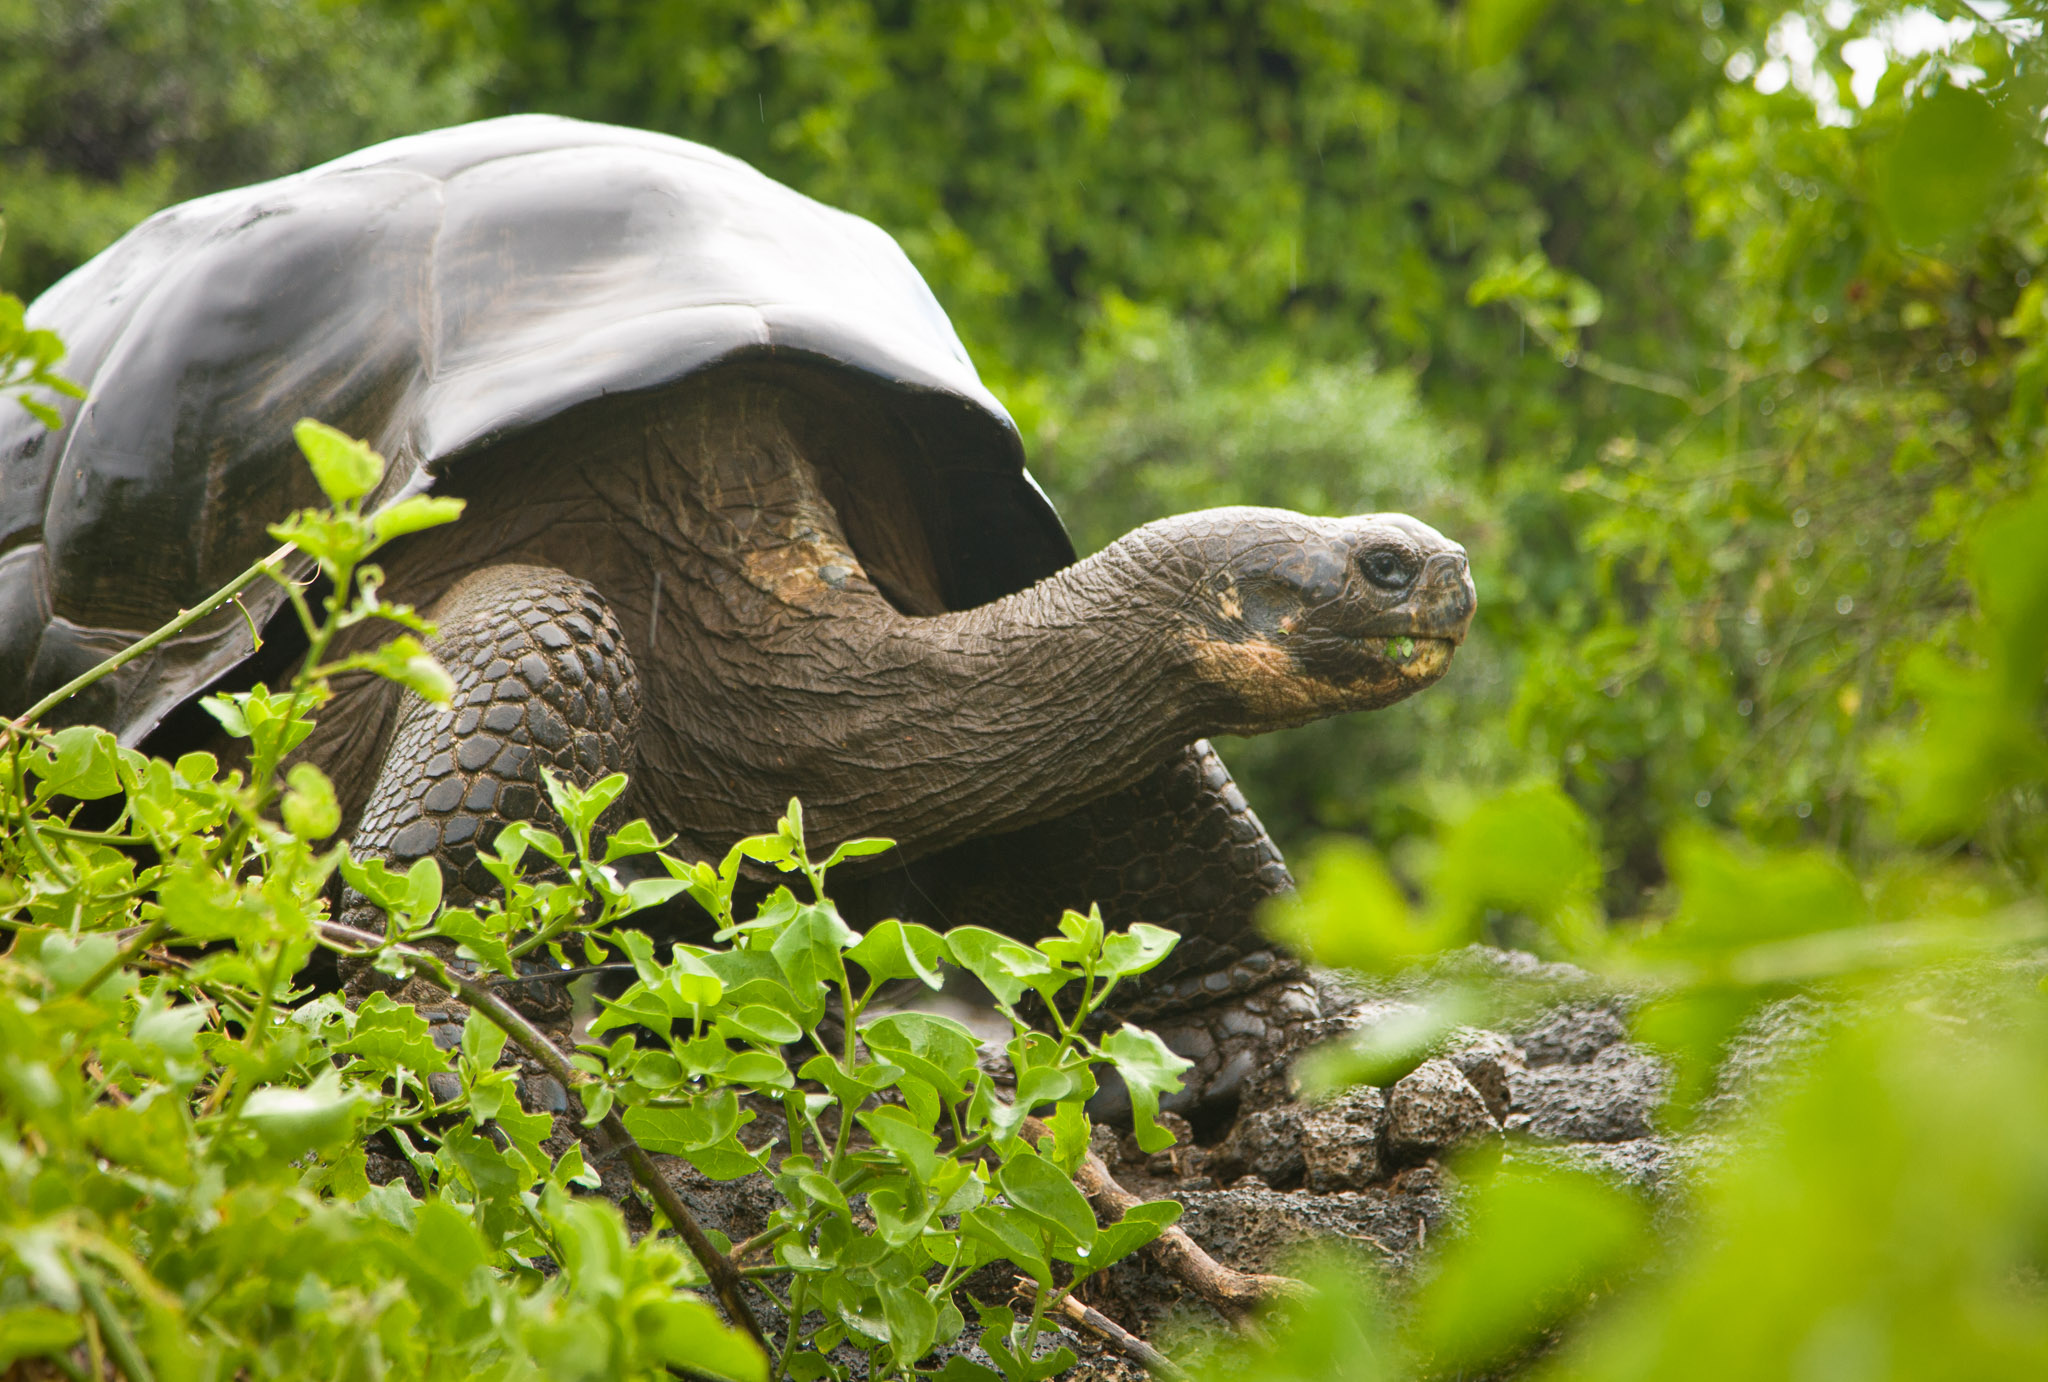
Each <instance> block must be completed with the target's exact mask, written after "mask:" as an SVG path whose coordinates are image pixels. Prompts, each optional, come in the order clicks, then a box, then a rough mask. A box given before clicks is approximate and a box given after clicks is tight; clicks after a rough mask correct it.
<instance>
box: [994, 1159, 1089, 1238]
mask: <svg viewBox="0 0 2048 1382" xmlns="http://www.w3.org/2000/svg"><path fill="white" fill-rule="evenodd" d="M996 1184H998V1185H1000V1186H1001V1187H1002V1190H1003V1198H1005V1199H1007V1200H1008V1201H1009V1202H1010V1203H1011V1204H1013V1205H1015V1206H1016V1207H1017V1208H1019V1209H1021V1210H1023V1211H1025V1212H1026V1213H1027V1214H1030V1215H1032V1216H1033V1217H1034V1218H1037V1219H1039V1220H1041V1221H1043V1222H1044V1223H1045V1224H1047V1225H1048V1226H1050V1227H1051V1228H1052V1229H1053V1231H1054V1233H1055V1234H1056V1235H1057V1236H1058V1238H1059V1240H1060V1241H1062V1242H1065V1243H1071V1244H1073V1245H1074V1246H1075V1247H1076V1248H1078V1249H1079V1250H1081V1251H1082V1252H1083V1253H1084V1254H1085V1252H1086V1250H1087V1249H1089V1248H1091V1247H1093V1246H1094V1244H1095V1233H1096V1227H1095V1211H1094V1210H1093V1209H1091V1208H1090V1207H1089V1205H1088V1199H1087V1197H1086V1196H1085V1195H1083V1194H1082V1193H1081V1191H1080V1188H1079V1187H1078V1186H1076V1185H1075V1184H1074V1182H1073V1179H1072V1178H1071V1177H1070V1176H1068V1175H1067V1173H1066V1172H1064V1171H1062V1170H1061V1169H1060V1168H1059V1167H1057V1166H1055V1165H1054V1164H1053V1163H1052V1162H1050V1161H1047V1160H1046V1159H1045V1158H1044V1157H1042V1156H1039V1155H1038V1154H1037V1153H1036V1152H1032V1151H1027V1150H1024V1149H1022V1148H1020V1149H1019V1150H1018V1151H1016V1152H1015V1153H1013V1154H1012V1155H1011V1156H1009V1157H1008V1158H1007V1159H1005V1160H1004V1162H1003V1164H1002V1167H1001V1169H999V1170H998V1171H997V1172H996Z"/></svg>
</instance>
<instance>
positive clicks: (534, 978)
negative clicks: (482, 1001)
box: [484, 963, 633, 989]
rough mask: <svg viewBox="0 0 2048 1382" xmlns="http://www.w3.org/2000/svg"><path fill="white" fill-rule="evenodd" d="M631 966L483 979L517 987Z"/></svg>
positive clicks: (607, 972) (598, 966)
mask: <svg viewBox="0 0 2048 1382" xmlns="http://www.w3.org/2000/svg"><path fill="white" fill-rule="evenodd" d="M632 968H633V966H632V965H630V964H624V963H620V964H608V965H584V966H582V967H581V968H578V969H550V970H544V971H542V972H541V973H539V974H493V975H492V976H491V977H490V978H488V979H486V980H484V982H485V983H487V984H489V985H490V986H491V987H492V988H500V989H510V988H518V987H519V986H520V985H521V984H539V983H544V982H548V981H551V980H556V979H580V978H582V977H583V976H584V975H586V974H617V973H620V972H622V971H629V970H631V969H632Z"/></svg>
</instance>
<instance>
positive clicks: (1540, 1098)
mask: <svg viewBox="0 0 2048 1382" xmlns="http://www.w3.org/2000/svg"><path fill="white" fill-rule="evenodd" d="M1510 1085H1511V1088H1512V1091H1513V1105H1512V1109H1511V1111H1510V1113H1509V1115H1508V1120H1507V1129H1508V1131H1509V1132H1511V1133H1523V1134H1526V1135H1527V1136H1530V1137H1536V1138H1542V1139H1544V1140H1546V1141H1552V1142H1628V1141H1632V1140H1634V1139H1636V1138H1641V1137H1649V1136H1651V1135H1652V1133H1653V1132H1654V1131H1655V1126H1654V1115H1655V1112H1656V1109H1657V1106H1658V1105H1659V1104H1660V1103H1662V1102H1663V1099H1664V1095H1665V1092H1666V1090H1667V1089H1668V1088H1669V1086H1670V1076H1669V1073H1668V1072H1667V1071H1666V1070H1665V1068H1664V1066H1663V1065H1662V1064H1661V1063H1660V1062H1659V1061H1657V1060H1656V1059H1655V1058H1654V1057H1652V1056H1650V1055H1648V1054H1647V1053H1645V1052H1644V1051H1643V1050H1642V1048H1640V1047H1637V1046H1634V1045H1631V1044H1629V1043H1626V1042H1623V1043H1619V1044H1616V1045H1608V1046H1603V1047H1602V1048H1601V1049H1600V1050H1599V1051H1598V1053H1597V1054H1595V1055H1594V1056H1593V1057H1592V1059H1591V1060H1590V1061H1589V1062H1587V1063H1586V1064H1584V1065H1541V1066H1537V1067H1535V1068H1534V1069H1530V1070H1524V1071H1520V1072H1518V1073H1516V1074H1515V1075H1514V1077H1513V1078H1512V1080H1511V1081H1510Z"/></svg>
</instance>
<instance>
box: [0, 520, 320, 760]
mask: <svg viewBox="0 0 2048 1382" xmlns="http://www.w3.org/2000/svg"><path fill="white" fill-rule="evenodd" d="M297 550H298V549H297V548H295V547H293V546H292V544H290V543H289V542H287V543H286V544H285V545H284V546H282V547H280V548H278V549H277V550H276V551H275V552H272V553H271V554H270V555H269V556H267V557H265V558H263V560H261V561H259V562H257V563H256V564H255V565H254V566H251V567H250V568H249V569H248V570H246V571H244V572H242V574H241V575H239V576H237V577H235V578H234V579H233V580H231V581H229V582H228V583H227V584H226V585H224V586H222V587H221V588H220V589H219V590H216V591H214V592H213V594H211V595H209V596H207V597H206V598H205V599H204V600H201V601H200V602H199V603H198V604H196V605H194V606H193V607H192V608H190V609H188V610H182V611H180V612H179V614H178V617H177V618H175V619H173V620H172V621H171V622H170V623H168V624H166V625H164V626H163V627H162V628H160V629H158V630H156V632H154V633H149V634H145V635H143V636H142V637H141V638H138V639H136V640H135V641H134V642H133V643H130V644H129V645H128V646H127V647H125V648H123V649H122V650H121V651H120V652H118V653H115V654H114V655H113V656H112V657H110V658H108V659H107V660H106V661H104V662H102V663H100V664H99V665H98V666H97V667H94V668H92V669H90V670H89V671H85V672H81V673H79V674H78V675H77V676H75V677H73V678H72V679H71V680H70V681H67V682H65V683H64V684H63V685H62V686H60V687H58V688H57V689H56V690H55V691H52V692H51V693H50V694H49V695H47V696H45V697H43V698H42V699H41V700H39V701H37V702H36V703H35V704H34V705H32V706H30V707H29V708H28V709H27V710H26V711H25V712H23V714H22V715H21V716H20V718H18V719H16V720H15V721H14V722H13V723H14V727H15V728H17V729H21V728H25V727H27V726H29V725H32V724H34V723H35V722H36V721H37V720H38V719H40V718H41V717H42V716H44V715H46V714H48V713H49V712H50V711H51V710H53V709H55V708H56V707H57V706H59V705H62V704H63V703H64V702H65V701H67V700H69V699H70V698H71V697H73V696H75V695H77V694H78V693H79V692H80V691H83V690H84V689H85V688H86V687H88V686H90V685H92V684H93V683H94V682H96V681H98V680H99V679H100V678H102V677H104V676H106V675H107V674H108V673H110V672H116V671H119V670H120V669H121V668H123V667H125V666H127V665H128V664H129V663H131V662H133V661H135V659H136V658H138V657H141V656H142V655H143V654H144V653H146V652H148V651H150V650H151V649H152V648H155V647H157V646H158V645H159V644H162V643H166V642H168V641H169V640H171V639H173V638H176V637H177V636H178V635H179V634H181V633H183V632H184V631H185V630H187V629H189V628H191V627H192V626H193V625H194V624H196V623H198V622H199V621H200V620H201V619H204V618H205V617H206V616H207V615H209V614H211V613H213V612H214V611H215V610H217V609H219V608H220V607H221V606H222V605H224V604H226V603H227V602H228V601H230V600H232V599H234V598H235V596H237V595H239V594H241V593H242V592H243V591H244V590H246V589H248V588H249V587H250V586H252V585H254V584H255V583H256V582H257V581H258V580H260V579H261V578H263V577H264V576H266V575H269V574H271V573H272V571H273V568H274V565H275V564H281V563H282V562H283V561H284V560H285V559H286V558H287V557H289V556H290V555H291V554H292V553H293V552H295V551H297Z"/></svg>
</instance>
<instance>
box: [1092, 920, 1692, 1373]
mask: <svg viewBox="0 0 2048 1382" xmlns="http://www.w3.org/2000/svg"><path fill="white" fill-rule="evenodd" d="M1460 970H1461V971H1462V972H1461V974H1459V975H1458V976H1455V977H1459V978H1464V979H1465V980H1467V981H1468V982H1469V981H1470V979H1471V978H1472V977H1473V976H1474V974H1475V973H1476V974H1477V976H1478V977H1479V978H1481V979H1482V980H1487V981H1492V980H1497V979H1500V978H1505V977H1512V978H1516V979H1521V980H1528V981H1533V983H1534V985H1535V986H1536V987H1537V988H1539V989H1544V988H1547V989H1549V990H1551V991H1554V992H1555V993H1558V994H1560V995H1564V996H1563V997H1562V1000H1561V1001H1559V1002H1557V1003H1555V1004H1553V1005H1550V1006H1547V1007H1539V1008H1537V1009H1535V1010H1533V1011H1529V1012H1527V1013H1526V1014H1525V1015H1524V1017H1523V1020H1522V1021H1520V1022H1516V1023H1513V1024H1503V1026H1504V1028H1505V1029H1504V1030H1486V1029H1480V1028H1465V1029H1461V1030H1459V1031H1458V1032H1456V1033H1455V1034H1453V1035H1452V1036H1451V1037H1449V1038H1448V1039H1447V1040H1445V1041H1444V1042H1443V1043H1442V1044H1441V1046H1440V1048H1439V1051H1438V1054H1437V1055H1436V1056H1435V1057H1434V1058H1432V1059H1430V1060H1427V1061H1424V1062H1423V1063H1422V1064H1421V1065H1419V1066H1417V1067H1415V1068H1414V1069H1413V1070H1412V1071H1410V1072H1409V1073H1408V1074H1406V1075H1404V1076H1402V1077H1401V1078H1400V1079H1398V1080H1395V1081H1393V1082H1392V1083H1390V1084H1387V1085H1384V1086H1375V1085H1370V1084H1365V1085H1358V1086H1356V1087H1354V1088H1352V1089H1350V1090H1348V1091H1346V1092H1344V1093H1342V1094H1339V1095H1337V1096H1336V1097H1334V1098H1330V1099H1326V1100H1320V1101H1318V1100H1311V1099H1306V1098H1304V1097H1302V1096H1301V1093H1300V1091H1299V1089H1298V1088H1297V1086H1296V1082H1295V1080H1294V1078H1293V1075H1292V1072H1291V1069H1290V1066H1291V1062H1290V1061H1289V1060H1287V1059H1284V1058H1283V1059H1281V1060H1277V1061H1274V1062H1271V1063H1269V1064H1268V1065H1267V1066H1266V1067H1265V1068H1264V1070H1263V1071H1262V1072H1261V1073H1260V1074H1259V1075H1257V1076H1255V1077H1253V1078H1251V1079H1249V1080H1247V1081H1246V1082H1245V1085H1244V1093H1243V1099H1242V1102H1241V1103H1240V1105H1239V1107H1238V1110H1237V1112H1236V1114H1235V1116H1234V1117H1233V1118H1232V1119H1230V1120H1229V1122H1228V1123H1227V1125H1226V1126H1225V1127H1223V1128H1222V1129H1221V1131H1220V1135H1218V1133H1217V1130H1215V1129H1210V1130H1207V1131H1208V1132H1209V1134H1210V1135H1209V1136H1208V1138H1207V1139H1206V1140H1204V1139H1202V1138H1200V1137H1198V1136H1197V1135H1196V1130H1195V1129H1194V1128H1191V1127H1190V1126H1189V1125H1188V1124H1187V1123H1186V1121H1185V1120H1183V1119H1178V1118H1175V1117H1174V1116H1173V1115H1171V1114H1169V1115H1166V1117H1167V1119H1168V1120H1170V1121H1171V1122H1172V1124H1173V1125H1174V1127H1175V1131H1176V1132H1177V1133H1179V1134H1180V1141H1179V1143H1178V1144H1177V1145H1176V1146H1175V1147H1173V1148H1172V1149H1170V1150H1168V1151H1165V1152H1161V1153H1158V1154H1156V1155H1153V1156H1145V1155H1143V1154H1142V1153H1141V1152H1140V1151H1139V1150H1138V1148H1137V1146H1136V1144H1135V1142H1134V1141H1133V1140H1131V1139H1130V1138H1127V1137H1126V1138H1123V1139H1120V1140H1119V1139H1114V1138H1110V1137H1106V1136H1103V1135H1101V1134H1100V1133H1099V1134H1098V1143H1097V1150H1098V1151H1099V1152H1100V1153H1102V1154H1103V1157H1104V1160H1105V1161H1106V1162H1108V1163H1109V1164H1110V1168H1111V1170H1112V1171H1113V1172H1114V1174H1115V1175H1116V1176H1117V1178H1118V1179H1119V1180H1120V1181H1122V1182H1123V1183H1124V1184H1125V1185H1126V1186H1127V1187H1128V1188H1129V1189H1131V1190H1132V1191H1133V1192H1135V1193H1137V1194H1140V1195H1143V1196H1145V1197H1146V1198H1172V1199H1177V1200H1179V1201H1180V1202H1181V1203H1182V1204H1183V1205H1185V1206H1186V1214H1185V1216H1184V1217H1183V1218H1182V1220H1181V1224H1182V1226H1183V1227H1184V1228H1186V1229H1187V1231H1188V1232H1189V1233H1190V1234H1191V1235H1192V1236H1193V1237H1194V1238H1195V1240H1196V1241H1197V1242H1199V1243H1201V1244H1202V1245H1203V1246H1205V1247H1206V1248H1208V1250H1209V1251H1210V1252H1211V1253H1212V1254H1213V1255H1215V1256H1216V1257H1217V1258H1218V1259H1219V1260H1220V1261H1222V1262H1224V1263H1225V1264H1227V1265H1229V1266H1232V1267H1236V1268H1238V1269H1240V1270H1244V1271H1272V1270H1284V1269H1285V1267H1286V1265H1287V1263H1288V1262H1289V1260H1290V1259H1291V1258H1293V1257H1295V1256H1298V1255H1299V1254H1300V1252H1301V1250H1302V1249H1303V1248H1304V1247H1306V1246H1309V1245H1314V1244H1322V1245H1329V1244H1337V1245H1340V1246H1344V1247H1347V1248H1349V1249H1351V1250H1354V1251H1357V1252H1360V1253H1362V1254H1364V1255H1365V1256H1366V1257H1367V1258H1368V1259H1369V1260H1371V1261H1373V1262H1374V1263H1376V1264H1378V1265H1379V1266H1380V1267H1382V1268H1383V1269H1385V1270H1387V1271H1388V1272H1390V1273H1392V1274H1394V1275H1397V1276H1398V1275H1400V1274H1402V1273H1405V1272H1406V1271H1407V1270H1409V1269H1410V1268H1412V1267H1413V1266H1414V1264H1415V1262H1416V1260H1417V1258H1418V1256H1419V1255H1420V1254H1421V1253H1422V1251H1423V1250H1424V1249H1425V1248H1426V1247H1427V1246H1428V1244H1429V1241H1430V1239H1431V1238H1432V1237H1433V1236H1436V1235H1439V1234H1441V1233H1443V1232H1444V1231H1445V1230H1446V1229H1447V1228H1449V1227H1451V1226H1452V1225H1453V1224H1454V1223H1455V1222H1456V1219H1457V1216H1458V1213H1459V1194H1458V1188H1459V1184H1458V1176H1457V1172H1456V1171H1455V1170H1454V1169H1453V1166H1454V1165H1455V1164H1457V1163H1458V1162H1459V1161H1460V1159H1461V1158H1465V1157H1477V1158H1480V1159H1491V1158H1496V1157H1498V1158H1504V1159H1507V1160H1510V1161H1516V1160H1520V1161H1528V1162H1549V1163H1557V1162H1563V1163H1567V1164H1571V1165H1576V1166H1584V1167H1588V1168H1597V1169H1600V1170H1603V1171H1605V1172H1607V1173H1609V1174H1611V1175H1614V1176H1616V1177H1618V1178H1620V1179H1621V1180H1624V1181H1626V1182H1629V1183H1631V1184H1634V1185H1637V1186H1640V1187H1643V1188H1645V1189H1647V1190H1650V1191H1653V1192H1654V1191H1658V1190H1661V1189H1663V1188H1664V1187H1665V1186H1666V1185H1667V1184H1668V1182H1669V1181H1670V1179H1671V1177H1672V1176H1673V1174H1674V1173H1675V1171H1676V1169H1677V1166H1678V1156H1679V1154H1678V1152H1677V1150H1676V1149H1675V1148H1674V1147H1673V1146H1672V1145H1671V1144H1670V1143H1668V1142H1666V1141H1664V1140H1662V1139H1660V1138H1659V1137H1658V1136H1657V1133H1656V1128H1655V1117H1654V1116H1655V1112H1656V1109H1657V1106H1658V1104H1659V1103H1660V1102H1661V1100H1662V1099H1663V1097H1664V1093H1665V1090H1666V1087H1667V1075H1666V1072H1665V1070H1664V1068H1663V1066H1662V1065H1661V1064H1660V1063H1659V1062H1658V1061H1657V1060H1656V1058H1655V1057H1653V1056H1651V1055H1650V1054H1648V1053H1647V1052H1645V1051H1644V1050H1643V1049H1641V1048H1640V1047H1637V1046H1635V1045H1634V1044H1632V1043H1631V1042H1629V1041H1628V1039H1627V1032H1626V1028H1625V1025H1624V1022H1623V1017H1624V1013H1625V1000H1623V999H1619V998H1616V997H1613V996H1611V995H1610V996H1599V995H1595V994H1592V993H1591V992H1590V990H1589V989H1588V987H1587V985H1586V984H1585V983H1584V976H1583V975H1579V974H1578V973H1577V972H1576V971H1570V970H1566V969H1564V968H1563V967H1558V966H1541V965H1538V963H1537V962H1536V961H1535V959H1534V958H1533V957H1531V956H1527V955H1518V954H1513V953H1509V952H1501V951H1475V952H1472V953H1470V954H1468V955H1467V956H1465V957H1463V961H1462V963H1461V966H1460ZM1442 981H1443V976H1436V977H1435V978H1424V979H1421V980H1418V981H1416V982H1415V983H1414V984H1413V985H1411V986H1410V987H1408V988H1407V989H1406V990H1405V991H1403V990H1398V989H1397V990H1392V991H1387V990H1382V991H1367V990H1361V989H1359V988H1356V987H1354V986H1350V985H1347V984H1345V983H1344V982H1343V981H1340V980H1337V979H1335V978H1323V979H1320V980H1319V983H1320V986H1321V988H1322V994H1321V996H1322V1000H1323V1010H1324V1012H1325V1013H1326V1014H1329V1015H1328V1016H1325V1017H1324V1018H1323V1019H1321V1020H1320V1021H1317V1022H1314V1023H1311V1024H1307V1025H1306V1026H1305V1027H1304V1028H1303V1029H1302V1030H1301V1031H1300V1032H1299V1033H1298V1034H1296V1035H1295V1037H1294V1039H1293V1040H1292V1041H1291V1042H1290V1044H1289V1052H1288V1054H1290V1055H1292V1054H1298V1053H1299V1052H1300V1051H1302V1050H1304V1049H1306V1048H1307V1047H1309V1046H1311V1045H1314V1044H1316V1043H1318V1042H1323V1041H1328V1040H1331V1039H1333V1038H1337V1037H1341V1036H1344V1035H1345V1034H1347V1033H1366V1032H1368V1031H1369V1029H1371V1028H1374V1027H1376V1026H1379V1025H1380V1024H1385V1023H1399V1022H1403V1021H1412V1020H1413V1019H1414V1017H1415V1016H1416V1015H1417V1014H1418V1013H1419V1010H1420V1005H1421V1003H1422V1002H1423V1001H1424V1000H1425V999H1426V997H1427V996H1428V990H1429V988H1430V987H1431V985H1432V983H1434V982H1442ZM1083 1295H1084V1296H1086V1297H1087V1298H1088V1300H1089V1301H1090V1303H1091V1304H1094V1305H1096V1306H1097V1307H1098V1308H1099V1309H1101V1310H1102V1311H1103V1312H1104V1313H1106V1314H1108V1315H1110V1316H1111V1317H1113V1318H1116V1319H1118V1320H1119V1321H1120V1322H1121V1323H1123V1324H1125V1325H1126V1326H1127V1327H1129V1328H1131V1329H1133V1330H1134V1331H1136V1332H1138V1333H1141V1334H1145V1333H1150V1332H1154V1331H1156V1330H1157V1329H1158V1328H1159V1327H1160V1326H1161V1324H1162V1323H1163V1322H1165V1321H1167V1320H1169V1319H1172V1318H1175V1317H1179V1318H1182V1319H1186V1320H1189V1321H1190V1322H1192V1321H1194V1320H1200V1319H1203V1318H1207V1319H1212V1320H1213V1319H1214V1318H1215V1316H1214V1315H1213V1314H1212V1313H1211V1312H1210V1311H1209V1310H1208V1308H1207V1307H1206V1306H1204V1305H1202V1304H1201V1302H1200V1301H1198V1300H1196V1299H1195V1298H1193V1297H1192V1296H1191V1295H1190V1294H1189V1293H1188V1292H1187V1290H1186V1289H1185V1288H1184V1287H1183V1286H1182V1285H1181V1284H1180V1283H1179V1282H1177V1281H1175V1280H1172V1279H1171V1278H1168V1277H1166V1276H1164V1275H1163V1274H1161V1273H1159V1272H1158V1271H1156V1270H1154V1269H1153V1268H1152V1267H1151V1266H1150V1265H1149V1264H1148V1263H1145V1262H1143V1261H1135V1262H1132V1263H1130V1264H1127V1265H1124V1266H1120V1267H1118V1268H1116V1269H1113V1270H1112V1271H1110V1272H1108V1273H1105V1274H1104V1276H1103V1278H1102V1279H1100V1280H1099V1281H1097V1282H1094V1283H1090V1284H1089V1286H1088V1287H1087V1288H1086V1289H1084V1291H1083Z"/></svg>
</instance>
